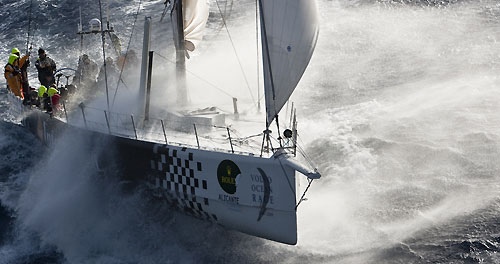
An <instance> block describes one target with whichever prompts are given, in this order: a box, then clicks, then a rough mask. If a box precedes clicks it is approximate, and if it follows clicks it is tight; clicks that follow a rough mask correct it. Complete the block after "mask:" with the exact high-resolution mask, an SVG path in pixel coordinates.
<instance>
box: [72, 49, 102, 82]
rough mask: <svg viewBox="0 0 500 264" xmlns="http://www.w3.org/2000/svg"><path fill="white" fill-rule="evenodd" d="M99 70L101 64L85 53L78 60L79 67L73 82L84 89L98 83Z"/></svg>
mask: <svg viewBox="0 0 500 264" xmlns="http://www.w3.org/2000/svg"><path fill="white" fill-rule="evenodd" d="M98 71H99V66H97V63H95V62H94V61H93V60H91V59H90V58H89V56H88V55H87V54H83V55H82V56H81V57H80V59H79V60H78V69H77V70H76V73H75V77H73V83H74V84H76V85H77V86H78V87H79V88H80V89H81V90H82V91H83V90H84V89H86V88H88V87H92V86H95V85H96V76H97V72H98Z"/></svg>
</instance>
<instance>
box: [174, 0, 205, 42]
mask: <svg viewBox="0 0 500 264" xmlns="http://www.w3.org/2000/svg"><path fill="white" fill-rule="evenodd" d="M182 8H183V10H182V13H183V18H184V20H183V24H184V25H183V26H184V41H185V42H184V43H185V48H186V49H187V50H189V51H193V50H194V49H195V47H196V45H197V44H198V43H199V42H200V41H201V39H202V38H203V34H204V31H205V25H206V24H207V20H208V14H209V12H208V11H209V9H208V4H207V0H182ZM172 18H173V19H172V22H173V23H174V30H177V17H176V15H175V13H173V17H172ZM174 37H175V38H177V37H178V35H177V34H176V33H174ZM177 41H178V40H177V39H176V42H177Z"/></svg>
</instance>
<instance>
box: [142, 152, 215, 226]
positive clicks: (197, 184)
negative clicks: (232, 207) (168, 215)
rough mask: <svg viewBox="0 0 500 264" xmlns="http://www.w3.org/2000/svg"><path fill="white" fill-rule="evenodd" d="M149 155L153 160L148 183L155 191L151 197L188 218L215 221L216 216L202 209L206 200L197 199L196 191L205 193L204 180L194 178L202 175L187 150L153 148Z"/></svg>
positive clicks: (200, 168) (199, 167)
mask: <svg viewBox="0 0 500 264" xmlns="http://www.w3.org/2000/svg"><path fill="white" fill-rule="evenodd" d="M153 152H154V154H155V159H154V160H151V168H152V169H153V171H155V172H156V173H155V174H154V175H155V176H154V181H153V182H152V183H153V184H154V186H155V187H156V189H157V191H158V192H156V193H155V194H156V195H158V196H161V197H164V198H165V199H166V200H167V202H168V203H170V204H171V205H173V206H174V207H176V208H177V209H179V210H181V211H184V212H185V213H187V214H189V215H192V216H195V217H198V218H202V219H207V220H210V221H217V216H215V215H214V214H209V213H208V212H206V210H204V208H203V207H204V206H209V201H208V199H207V198H203V197H199V196H197V190H199V189H204V190H206V189H207V187H208V186H207V181H206V180H200V179H199V178H197V177H196V174H197V173H198V172H201V171H202V164H201V162H198V161H195V160H194V154H193V153H191V152H189V151H187V148H182V149H179V148H173V147H169V146H165V145H156V146H155V147H154V149H153ZM160 190H161V191H160Z"/></svg>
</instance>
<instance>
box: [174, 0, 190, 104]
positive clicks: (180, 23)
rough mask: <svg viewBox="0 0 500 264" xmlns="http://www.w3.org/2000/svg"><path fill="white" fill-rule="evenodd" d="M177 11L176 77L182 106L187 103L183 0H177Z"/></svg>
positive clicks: (178, 95)
mask: <svg viewBox="0 0 500 264" xmlns="http://www.w3.org/2000/svg"><path fill="white" fill-rule="evenodd" d="M175 6H176V7H175V13H176V19H177V21H176V22H177V43H176V44H177V45H175V48H176V60H175V61H176V77H177V103H178V104H180V105H181V106H185V105H186V104H187V89H186V54H185V52H186V47H185V39H184V15H183V12H182V11H183V7H182V0H176V4H175Z"/></svg>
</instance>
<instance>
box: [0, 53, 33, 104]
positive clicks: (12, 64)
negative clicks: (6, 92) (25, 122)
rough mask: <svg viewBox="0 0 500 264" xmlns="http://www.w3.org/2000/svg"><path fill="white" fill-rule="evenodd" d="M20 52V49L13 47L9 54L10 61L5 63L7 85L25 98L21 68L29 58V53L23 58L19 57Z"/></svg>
mask: <svg viewBox="0 0 500 264" xmlns="http://www.w3.org/2000/svg"><path fill="white" fill-rule="evenodd" d="M20 55H21V54H20V52H19V50H18V49H13V50H12V54H11V55H10V56H9V63H7V65H5V69H4V76H5V79H6V80H7V85H8V86H9V89H10V90H11V91H12V92H13V93H14V94H15V95H16V96H19V97H21V98H23V99H24V95H23V86H22V82H23V76H22V74H21V68H22V67H23V65H24V63H26V61H27V60H28V58H29V54H27V55H25V56H24V57H22V58H19V56H20Z"/></svg>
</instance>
